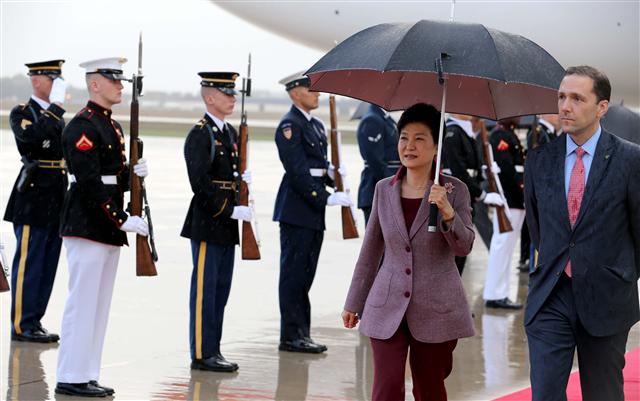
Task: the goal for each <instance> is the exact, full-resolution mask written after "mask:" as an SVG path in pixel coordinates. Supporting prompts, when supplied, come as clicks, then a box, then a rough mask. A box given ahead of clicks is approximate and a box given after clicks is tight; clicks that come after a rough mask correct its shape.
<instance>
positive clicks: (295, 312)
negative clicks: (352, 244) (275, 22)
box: [273, 73, 351, 353]
mask: <svg viewBox="0 0 640 401" xmlns="http://www.w3.org/2000/svg"><path fill="white" fill-rule="evenodd" d="M280 83H281V84H284V86H285V88H286V90H287V92H288V93H289V97H290V98H291V100H292V101H293V105H292V106H291V110H289V112H288V113H287V114H285V115H284V117H283V118H282V120H281V121H280V124H279V125H278V128H277V129H276V134H275V141H276V146H277V147H278V154H279V156H280V161H281V162H282V166H283V167H284V171H285V173H284V176H283V177H282V182H281V183H280V188H279V190H278V195H277V197H276V204H275V211H274V214H273V220H274V221H278V222H280V283H279V297H280V346H279V349H280V350H281V351H290V352H306V353H321V352H324V351H326V350H327V347H326V346H324V345H321V344H316V343H315V342H313V340H312V339H311V334H310V327H311V305H310V303H309V290H310V289H311V284H312V283H313V278H314V276H315V273H316V267H317V265H318V257H319V256H320V248H321V247H322V239H323V236H324V229H325V223H324V215H325V208H326V206H327V205H328V206H334V205H341V206H350V205H351V200H350V199H349V196H348V195H347V194H346V193H344V192H334V193H330V192H328V191H327V189H326V187H327V186H329V187H333V178H332V177H331V176H332V175H333V174H334V171H333V169H332V168H331V166H330V165H329V162H328V161H327V134H326V130H325V127H324V124H323V123H322V121H320V120H319V119H317V118H316V117H313V116H311V114H310V113H311V111H312V110H314V109H316V108H318V97H319V93H317V92H310V91H309V84H310V82H309V78H307V77H305V76H303V75H301V74H300V73H297V74H294V75H292V76H289V77H287V78H285V79H283V80H281V81H280Z"/></svg>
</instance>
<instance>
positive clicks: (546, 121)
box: [527, 114, 560, 150]
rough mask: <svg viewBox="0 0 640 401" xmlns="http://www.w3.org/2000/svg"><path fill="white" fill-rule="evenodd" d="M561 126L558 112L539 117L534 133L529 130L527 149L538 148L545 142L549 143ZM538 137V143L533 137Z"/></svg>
mask: <svg viewBox="0 0 640 401" xmlns="http://www.w3.org/2000/svg"><path fill="white" fill-rule="evenodd" d="M559 128H560V118H559V117H558V115H557V114H543V115H541V116H540V118H539V119H538V126H537V127H536V128H535V130H536V134H535V135H534V134H533V132H532V131H531V130H529V132H527V150H530V149H533V148H536V147H538V146H540V145H544V144H545V143H549V142H551V141H552V140H554V139H555V138H556V136H557V134H556V131H558V130H559ZM534 138H537V141H536V144H534V143H533V139H534Z"/></svg>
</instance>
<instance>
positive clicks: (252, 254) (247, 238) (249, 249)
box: [237, 54, 260, 260]
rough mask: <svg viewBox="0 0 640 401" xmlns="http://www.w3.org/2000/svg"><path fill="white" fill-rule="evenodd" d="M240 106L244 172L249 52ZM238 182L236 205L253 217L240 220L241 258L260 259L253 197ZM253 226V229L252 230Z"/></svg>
mask: <svg viewBox="0 0 640 401" xmlns="http://www.w3.org/2000/svg"><path fill="white" fill-rule="evenodd" d="M241 93H242V108H241V120H240V134H239V138H238V142H239V146H238V148H239V149H238V153H239V159H240V172H241V173H244V172H245V170H246V169H247V165H248V164H249V163H248V162H249V160H248V158H249V149H248V146H249V125H247V112H246V111H245V109H244V100H245V97H248V96H251V54H249V64H248V67H247V77H246V78H242V91H241ZM237 179H238V180H239V184H240V194H239V199H238V205H240V206H249V207H251V211H252V212H253V213H252V214H253V218H252V220H251V221H243V222H242V259H243V260H259V259H260V240H259V239H258V237H257V234H258V221H257V219H256V217H255V211H254V210H253V204H254V202H253V197H252V196H251V192H250V191H249V186H248V185H247V183H246V182H244V181H243V180H242V177H241V176H240V177H237ZM254 227H255V230H254Z"/></svg>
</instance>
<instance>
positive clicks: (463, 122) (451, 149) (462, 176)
mask: <svg viewBox="0 0 640 401" xmlns="http://www.w3.org/2000/svg"><path fill="white" fill-rule="evenodd" d="M481 123H482V122H481V120H479V119H477V118H475V117H471V116H467V115H463V114H452V115H450V116H449V118H448V119H447V123H446V134H445V137H444V142H443V143H442V168H443V169H442V172H443V173H444V174H447V175H451V176H453V177H456V178H457V179H459V180H460V181H462V182H464V183H465V185H466V186H467V188H469V194H470V195H471V207H472V209H473V223H474V225H475V226H476V229H477V230H478V232H479V233H480V237H481V238H482V241H483V242H484V244H485V245H486V247H487V249H489V244H490V243H491V235H492V234H493V228H492V225H491V220H489V215H488V213H487V206H486V205H487V204H489V205H493V204H495V202H496V199H498V200H501V197H500V195H499V194H497V193H487V192H486V191H485V190H484V185H483V184H484V178H483V175H482V169H483V159H482V153H481V152H482V150H481V149H482V148H481V144H479V143H478V141H477V140H476V136H477V134H478V132H479V129H474V124H476V125H477V124H481ZM466 260H467V257H466V256H456V266H457V267H458V271H459V272H460V274H462V271H463V270H464V265H465V263H466Z"/></svg>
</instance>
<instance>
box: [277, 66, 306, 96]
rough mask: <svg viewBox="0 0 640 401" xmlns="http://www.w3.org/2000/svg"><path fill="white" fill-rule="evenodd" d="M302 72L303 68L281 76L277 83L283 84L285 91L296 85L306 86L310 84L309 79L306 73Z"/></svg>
mask: <svg viewBox="0 0 640 401" xmlns="http://www.w3.org/2000/svg"><path fill="white" fill-rule="evenodd" d="M304 72H305V71H304V70H303V71H298V72H296V73H295V74H291V75H289V76H288V77H285V78H282V79H281V80H280V81H278V83H279V84H282V85H284V87H285V89H286V90H287V92H289V91H290V90H291V89H293V88H295V87H298V86H306V87H307V88H308V87H309V85H311V81H310V80H309V78H308V77H307V76H306V75H304Z"/></svg>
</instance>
